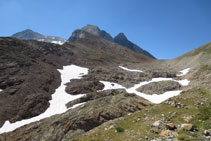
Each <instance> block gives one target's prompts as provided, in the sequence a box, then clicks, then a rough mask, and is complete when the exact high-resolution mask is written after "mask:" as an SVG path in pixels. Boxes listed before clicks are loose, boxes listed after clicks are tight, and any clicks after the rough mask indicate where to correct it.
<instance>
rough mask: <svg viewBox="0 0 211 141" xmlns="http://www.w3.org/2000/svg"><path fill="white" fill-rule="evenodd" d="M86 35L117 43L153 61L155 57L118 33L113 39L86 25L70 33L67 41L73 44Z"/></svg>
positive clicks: (104, 32)
mask: <svg viewBox="0 0 211 141" xmlns="http://www.w3.org/2000/svg"><path fill="white" fill-rule="evenodd" d="M86 33H89V34H92V35H94V36H98V37H101V38H103V39H105V40H108V41H110V42H115V43H117V44H119V45H121V46H124V47H126V48H129V49H130V50H132V51H135V52H137V53H140V54H143V55H146V56H148V57H150V58H153V59H155V57H153V56H152V55H151V54H150V53H149V52H147V51H145V50H143V49H142V48H140V47H139V46H137V45H135V44H134V43H132V42H131V41H129V40H128V39H127V37H126V36H125V35H124V33H120V34H118V35H117V36H116V37H115V38H112V36H111V35H110V34H109V33H107V32H106V31H104V30H100V29H99V27H97V26H94V25H87V26H85V27H83V28H82V29H77V30H75V31H74V32H73V33H72V36H71V37H70V38H69V41H70V42H74V41H76V40H78V39H81V38H85V36H87V34H86Z"/></svg>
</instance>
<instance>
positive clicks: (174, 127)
mask: <svg viewBox="0 0 211 141" xmlns="http://www.w3.org/2000/svg"><path fill="white" fill-rule="evenodd" d="M166 128H167V129H169V130H175V129H176V126H175V125H174V123H168V124H166Z"/></svg>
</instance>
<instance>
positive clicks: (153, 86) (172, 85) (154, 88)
mask: <svg viewBox="0 0 211 141" xmlns="http://www.w3.org/2000/svg"><path fill="white" fill-rule="evenodd" d="M180 88H181V85H180V84H179V83H178V82H175V81H161V82H152V83H149V84H147V85H143V86H141V87H140V88H138V89H137V90H138V91H139V92H142V93H146V94H163V93H165V92H167V91H173V90H179V89H180Z"/></svg>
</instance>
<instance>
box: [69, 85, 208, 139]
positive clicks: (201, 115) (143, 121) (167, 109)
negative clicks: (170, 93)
mask: <svg viewBox="0 0 211 141" xmlns="http://www.w3.org/2000/svg"><path fill="white" fill-rule="evenodd" d="M199 99H200V102H203V103H204V104H202V105H198V106H196V105H197V102H199ZM207 99H208V100H207ZM174 100H176V101H177V102H179V103H182V104H184V105H186V107H187V108H176V107H175V106H172V105H169V104H166V103H163V104H160V105H154V106H151V107H147V108H146V109H145V110H143V111H140V112H136V113H134V114H131V115H127V116H126V117H124V118H120V119H118V120H114V121H110V122H107V123H106V124H103V125H101V126H99V127H97V128H95V129H94V130H92V131H90V132H88V133H86V134H85V135H83V136H82V137H80V138H78V139H73V140H76V141H87V140H99V141H101V140H106V139H107V138H108V137H110V138H111V139H112V140H115V141H122V140H134V141H136V140H138V139H140V140H144V139H145V136H148V137H149V139H152V138H156V137H159V134H155V133H153V132H150V131H149V130H150V129H152V127H151V125H152V123H153V122H154V121H157V120H160V119H162V118H164V119H165V120H169V122H173V123H174V124H175V125H180V124H182V123H185V120H184V117H185V116H189V115H191V116H192V117H193V118H192V119H191V120H190V123H193V124H195V126H196V127H195V128H196V129H198V132H197V134H196V135H193V134H192V133H190V132H187V131H179V132H178V133H179V136H178V139H180V140H197V139H198V137H199V136H201V135H202V134H203V131H204V130H205V129H210V128H211V119H210V117H211V108H210V107H211V92H210V91H208V90H206V89H197V90H194V89H193V90H189V91H187V92H184V93H183V94H182V95H181V96H179V97H177V98H174ZM205 101H208V102H205ZM174 112H176V115H175V116H171V115H172V113H174ZM138 119H140V120H138ZM113 125H114V128H112V129H109V127H111V126H113ZM106 128H107V129H108V130H106ZM119 128H120V129H124V130H120V131H119ZM158 132H160V131H158Z"/></svg>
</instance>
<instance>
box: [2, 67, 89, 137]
mask: <svg viewBox="0 0 211 141" xmlns="http://www.w3.org/2000/svg"><path fill="white" fill-rule="evenodd" d="M58 71H59V72H60V73H61V81H62V82H61V85H60V86H59V87H58V88H57V89H56V91H55V93H54V94H52V100H50V101H49V102H50V106H49V107H48V109H47V110H46V111H45V112H44V113H42V114H40V115H39V116H36V117H33V118H30V119H25V120H21V121H17V122H15V123H10V122H9V121H6V122H5V123H4V125H3V126H2V128H0V134H1V133H5V132H10V131H13V130H15V129H17V128H19V127H21V126H24V125H26V124H29V123H32V122H35V121H39V120H41V119H44V118H47V117H50V116H53V115H56V114H61V113H64V112H66V111H67V110H68V109H67V107H66V104H67V103H68V102H70V101H72V100H75V99H77V98H80V97H82V96H84V94H79V95H70V94H67V93H66V92H65V87H66V86H65V84H66V83H67V82H69V81H70V80H71V79H81V78H82V76H83V75H86V74H88V69H87V68H82V67H79V66H75V65H70V66H64V67H63V69H62V70H59V69H58ZM82 104H84V103H79V104H76V105H74V106H73V107H71V109H73V108H75V107H77V106H80V105H82Z"/></svg>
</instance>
